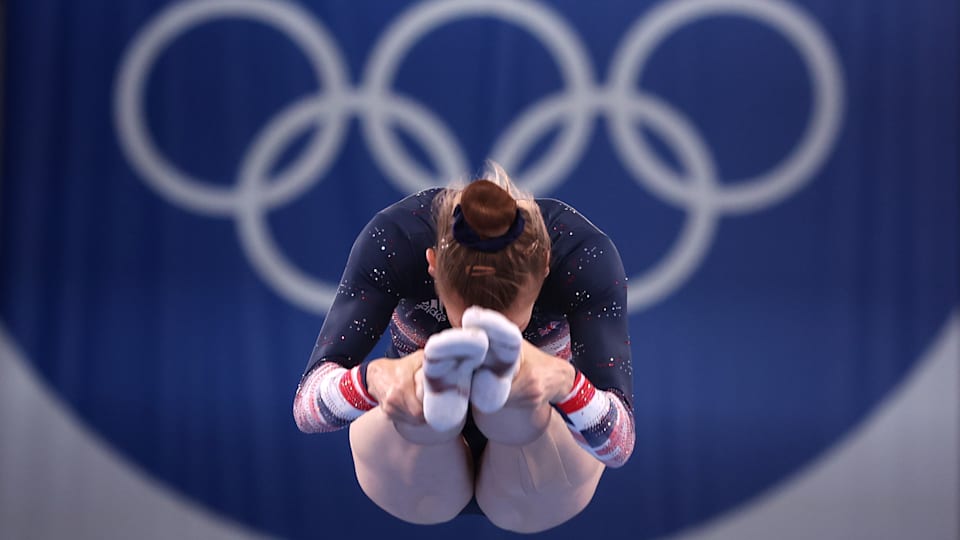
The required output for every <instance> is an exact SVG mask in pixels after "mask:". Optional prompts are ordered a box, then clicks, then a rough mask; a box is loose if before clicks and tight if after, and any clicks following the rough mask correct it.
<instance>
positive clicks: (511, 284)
mask: <svg viewBox="0 0 960 540" xmlns="http://www.w3.org/2000/svg"><path fill="white" fill-rule="evenodd" d="M434 212H435V215H436V222H437V242H436V246H435V247H434V248H433V249H428V250H427V263H428V268H429V271H430V275H431V276H433V278H434V283H435V285H436V290H437V295H438V296H439V298H440V301H441V302H443V304H444V306H445V307H446V310H447V317H448V318H449V319H450V323H451V325H453V326H455V327H457V326H460V317H461V316H462V315H463V311H464V310H465V309H466V308H468V307H470V306H480V307H484V308H487V309H493V310H496V311H499V312H500V313H502V314H503V315H505V316H506V317H507V318H508V319H510V320H511V321H513V322H514V323H515V324H516V325H517V326H518V327H520V329H523V328H525V327H526V326H527V324H528V323H529V322H530V316H531V313H532V311H533V305H534V303H535V302H536V299H537V296H538V295H539V294H540V288H541V286H542V285H543V281H544V279H546V277H547V273H548V272H549V262H550V237H549V236H548V234H547V229H546V226H545V225H544V222H543V216H542V215H541V213H540V207H539V206H538V205H537V203H536V202H535V201H534V200H533V198H532V197H531V196H529V195H527V194H525V193H523V192H521V191H520V190H518V189H517V188H516V186H514V185H513V183H512V182H511V180H510V177H509V176H507V173H506V172H505V171H504V170H503V168H502V167H500V166H499V165H497V164H496V163H490V164H489V165H488V167H487V170H486V171H485V173H484V175H483V176H482V177H481V178H480V179H477V180H474V181H472V182H470V183H469V184H467V186H466V187H465V188H463V189H457V188H448V189H447V190H445V191H444V192H443V193H441V194H440V195H439V196H438V197H437V199H436V202H435V205H434Z"/></svg>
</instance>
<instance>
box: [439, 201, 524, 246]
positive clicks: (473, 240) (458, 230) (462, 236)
mask: <svg viewBox="0 0 960 540" xmlns="http://www.w3.org/2000/svg"><path fill="white" fill-rule="evenodd" d="M524 225H526V221H525V220H524V219H523V215H522V214H521V213H520V209H519V208H517V216H516V217H515V218H514V219H513V223H512V224H511V225H510V228H509V229H507V232H505V233H503V234H502V235H500V236H495V237H493V238H481V237H480V235H479V234H477V231H475V230H473V229H472V228H471V227H470V224H469V223H467V220H466V218H464V217H463V211H462V210H461V209H460V205H459V204H458V205H457V206H456V208H454V209H453V238H454V239H455V240H456V241H457V243H458V244H460V245H461V246H463V247H466V248H470V249H475V250H477V251H483V252H484V253H496V252H497V251H500V250H502V249H503V248H505V247H507V246H509V245H510V244H512V243H513V241H514V240H516V239H517V238H519V237H520V235H521V234H523V227H524Z"/></svg>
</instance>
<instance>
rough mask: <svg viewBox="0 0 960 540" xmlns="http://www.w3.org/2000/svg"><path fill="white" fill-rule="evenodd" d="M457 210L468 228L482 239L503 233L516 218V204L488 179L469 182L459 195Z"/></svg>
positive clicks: (506, 193) (503, 190)
mask: <svg viewBox="0 0 960 540" xmlns="http://www.w3.org/2000/svg"><path fill="white" fill-rule="evenodd" d="M460 209H461V211H462V212H463V219H464V220H466V222H467V225H469V226H470V228H471V229H473V230H474V231H476V233H477V234H478V235H480V237H482V238H495V237H498V236H501V235H503V234H505V233H506V232H507V231H508V230H509V229H510V226H511V225H513V221H514V219H516V216H517V201H516V200H515V199H514V198H513V197H512V196H511V195H510V194H509V193H508V192H507V191H506V190H505V189H503V188H501V187H500V186H498V185H496V184H494V183H493V182H491V181H489V180H476V181H473V182H471V183H470V184H469V185H468V186H467V187H466V188H465V189H464V190H463V193H462V194H461V195H460Z"/></svg>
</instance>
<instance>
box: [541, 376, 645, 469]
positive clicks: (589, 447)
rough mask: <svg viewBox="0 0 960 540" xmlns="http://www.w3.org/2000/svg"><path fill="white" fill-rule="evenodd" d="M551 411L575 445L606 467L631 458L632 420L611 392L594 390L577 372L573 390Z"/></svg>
mask: <svg viewBox="0 0 960 540" xmlns="http://www.w3.org/2000/svg"><path fill="white" fill-rule="evenodd" d="M554 408H555V409H556V410H557V411H558V412H559V413H560V415H561V416H562V417H563V420H564V421H565V422H566V424H567V427H568V428H569V429H570V432H571V433H572V434H573V438H574V439H575V440H576V441H577V443H578V444H579V445H580V446H581V447H583V449H584V450H586V451H587V452H590V454H592V455H593V456H594V457H596V458H597V459H599V460H600V461H602V462H603V463H604V464H605V465H607V466H608V467H620V466H623V464H625V463H626V462H627V460H628V459H629V458H630V455H631V454H632V453H633V445H634V441H635V439H636V437H635V434H634V423H633V416H632V415H631V414H630V413H629V412H628V411H627V409H626V407H625V406H624V403H623V400H621V399H620V398H619V397H617V395H616V394H614V393H613V392H605V391H603V390H597V389H596V388H595V387H594V386H593V384H592V383H591V382H590V381H589V380H587V378H586V377H584V375H583V373H581V372H580V371H577V376H576V378H575V379H574V383H573V390H572V391H571V392H570V393H569V394H567V395H566V396H565V397H564V398H563V399H562V400H561V401H560V402H559V403H557V404H556V405H554Z"/></svg>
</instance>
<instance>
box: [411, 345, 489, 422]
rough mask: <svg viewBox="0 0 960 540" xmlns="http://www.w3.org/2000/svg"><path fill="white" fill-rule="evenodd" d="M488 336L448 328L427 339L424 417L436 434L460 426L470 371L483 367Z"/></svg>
mask: <svg viewBox="0 0 960 540" xmlns="http://www.w3.org/2000/svg"><path fill="white" fill-rule="evenodd" d="M486 352H487V335H486V334H484V333H483V331H482V330H478V329H467V328H450V329H448V330H444V331H443V332H440V333H438V334H434V335H432V336H430V339H428V340H427V345H426V346H425V347H424V348H423V379H424V380H423V416H424V417H425V418H426V420H427V423H428V424H430V426H432V427H433V428H434V429H436V430H437V431H447V430H450V429H453V428H455V427H457V426H458V425H460V424H461V423H462V422H463V420H464V418H466V415H467V407H468V405H469V402H468V400H469V397H470V380H471V377H472V375H473V370H474V369H476V368H477V366H479V365H480V364H481V363H483V358H484V355H485V354H486Z"/></svg>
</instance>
